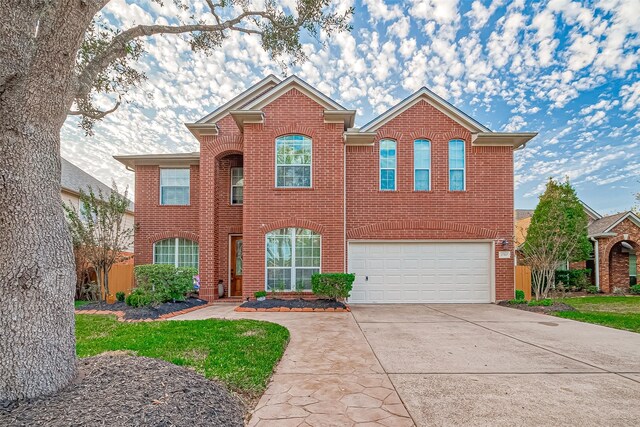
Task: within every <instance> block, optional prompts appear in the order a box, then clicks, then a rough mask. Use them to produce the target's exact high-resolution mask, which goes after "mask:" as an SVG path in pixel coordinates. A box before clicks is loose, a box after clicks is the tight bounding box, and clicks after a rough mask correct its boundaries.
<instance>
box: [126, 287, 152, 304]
mask: <svg viewBox="0 0 640 427" xmlns="http://www.w3.org/2000/svg"><path fill="white" fill-rule="evenodd" d="M153 302H154V298H153V294H151V293H149V292H146V291H144V290H143V289H134V290H133V291H132V292H131V293H130V294H129V295H128V296H127V298H126V299H125V304H127V305H129V306H131V307H146V306H148V305H151V304H152V303H153Z"/></svg>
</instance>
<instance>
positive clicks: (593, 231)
mask: <svg viewBox="0 0 640 427" xmlns="http://www.w3.org/2000/svg"><path fill="white" fill-rule="evenodd" d="M627 218H628V219H629V220H631V222H633V223H634V224H636V225H637V226H638V227H640V218H638V216H637V215H636V214H634V213H633V212H631V211H627V212H620V213H617V214H614V215H609V216H605V217H601V218H600V219H598V220H596V221H593V222H592V223H591V224H589V230H588V233H589V237H597V236H602V235H606V234H607V233H611V232H612V231H611V230H613V229H614V228H615V227H616V225H618V224H620V223H621V222H622V221H624V220H625V219H627Z"/></svg>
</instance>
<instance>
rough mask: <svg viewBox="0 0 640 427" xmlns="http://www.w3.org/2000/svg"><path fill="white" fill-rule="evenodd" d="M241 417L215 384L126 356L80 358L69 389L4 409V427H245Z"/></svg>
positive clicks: (1, 420) (0, 410) (239, 410)
mask: <svg viewBox="0 0 640 427" xmlns="http://www.w3.org/2000/svg"><path fill="white" fill-rule="evenodd" d="M243 416H244V408H243V406H242V404H241V403H240V401H239V400H238V399H237V398H236V397H235V396H233V395H231V394H230V393H229V392H228V391H227V390H226V389H225V387H224V386H222V385H220V384H218V383H216V382H215V381H211V380H208V379H206V378H204V377H203V376H201V375H199V374H197V373H195V372H193V371H191V370H189V369H186V368H182V367H180V366H176V365H174V364H172V363H168V362H164V361H161V360H157V359H150V358H147V357H135V356H129V355H126V353H124V352H112V353H105V354H102V355H99V356H95V357H89V358H86V359H80V360H79V361H78V377H77V378H76V380H75V381H74V382H73V383H72V384H70V385H69V386H67V387H66V388H64V389H62V390H60V391H59V392H57V393H55V394H53V395H50V396H46V397H42V398H38V399H31V400H26V401H20V402H14V403H12V404H9V405H8V406H4V407H3V406H0V425H2V426H52V427H58V426H59V427H62V426H64V427H67V426H114V427H116V426H118V427H129V426H158V427H164V426H167V427H168V426H189V427H200V426H203V427H204V426H242V425H243Z"/></svg>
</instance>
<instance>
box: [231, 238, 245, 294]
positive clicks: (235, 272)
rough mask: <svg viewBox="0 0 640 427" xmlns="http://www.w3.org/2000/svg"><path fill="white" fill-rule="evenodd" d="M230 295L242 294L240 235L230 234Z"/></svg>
mask: <svg viewBox="0 0 640 427" xmlns="http://www.w3.org/2000/svg"><path fill="white" fill-rule="evenodd" d="M229 268H230V270H231V296H232V297H241V296H242V236H231V258H230V259H229Z"/></svg>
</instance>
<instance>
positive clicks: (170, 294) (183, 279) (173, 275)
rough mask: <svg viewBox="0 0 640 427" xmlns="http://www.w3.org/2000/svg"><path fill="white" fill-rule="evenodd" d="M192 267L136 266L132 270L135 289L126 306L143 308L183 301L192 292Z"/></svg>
mask: <svg viewBox="0 0 640 427" xmlns="http://www.w3.org/2000/svg"><path fill="white" fill-rule="evenodd" d="M197 274H198V270H197V269H196V268H193V267H175V266H173V265H168V264H146V265H138V266H136V268H135V270H134V275H135V278H136V288H135V289H134V291H133V292H132V293H131V294H130V295H129V296H128V297H127V299H126V303H127V305H131V306H133V307H143V306H145V305H149V304H161V303H163V302H168V301H184V300H185V299H186V296H187V294H188V293H189V292H190V291H192V290H193V277H194V276H195V275H197Z"/></svg>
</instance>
